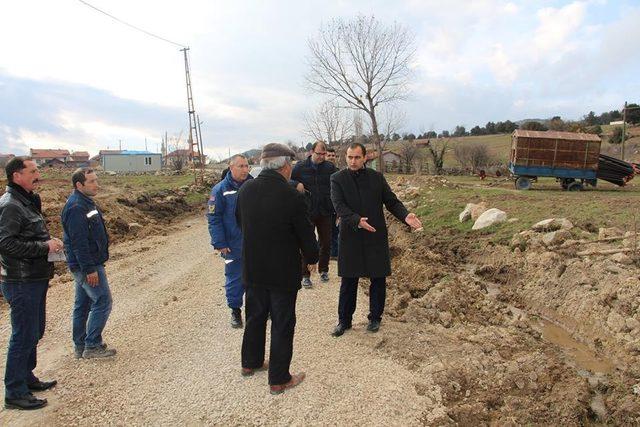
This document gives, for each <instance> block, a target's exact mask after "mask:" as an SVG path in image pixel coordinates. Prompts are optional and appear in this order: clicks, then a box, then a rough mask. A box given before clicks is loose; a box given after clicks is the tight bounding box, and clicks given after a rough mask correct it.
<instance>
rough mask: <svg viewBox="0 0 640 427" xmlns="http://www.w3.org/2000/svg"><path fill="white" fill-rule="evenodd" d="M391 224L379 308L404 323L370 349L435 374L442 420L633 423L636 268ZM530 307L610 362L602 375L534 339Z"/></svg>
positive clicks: (639, 349)
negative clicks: (388, 267) (480, 245)
mask: <svg viewBox="0 0 640 427" xmlns="http://www.w3.org/2000/svg"><path fill="white" fill-rule="evenodd" d="M390 223H391V224H390V236H391V237H390V245H391V253H392V265H393V275H392V276H391V277H390V278H389V282H388V283H389V285H388V297H387V313H388V315H389V316H391V317H394V318H397V319H398V320H401V321H403V322H405V323H406V328H405V329H404V332H403V333H402V334H398V335H396V336H393V337H387V338H386V339H385V341H384V342H383V343H381V345H380V348H381V349H383V350H384V351H386V352H388V353H390V354H391V355H392V356H393V357H394V358H397V359H398V360H400V361H402V362H403V363H405V364H407V366H409V367H411V369H413V370H415V371H416V373H417V375H421V374H425V375H427V374H428V375H430V376H432V377H433V378H434V379H435V381H436V382H437V384H438V385H439V387H441V389H442V391H443V395H444V397H445V398H446V402H445V403H446V406H447V408H448V409H449V411H448V413H447V415H448V419H443V420H441V421H442V422H443V423H448V422H455V423H460V424H477V423H497V424H500V425H502V424H522V423H525V424H526V423H535V424H540V423H541V424H561V425H582V424H584V423H588V422H593V421H603V422H613V423H629V422H633V421H632V420H636V421H640V419H639V418H638V416H639V415H638V414H640V399H639V398H638V396H637V395H636V394H634V391H633V390H634V388H633V385H634V384H635V383H638V382H640V381H638V380H637V378H639V377H640V372H638V371H637V368H636V366H638V361H639V360H638V357H639V355H640V341H638V338H639V337H640V322H638V320H639V318H638V315H640V311H638V308H639V304H640V286H638V285H639V283H638V277H639V271H638V270H637V268H636V267H635V266H624V267H620V265H614V264H615V263H613V262H612V261H611V260H609V259H608V258H605V259H599V260H598V259H595V258H591V259H590V258H589V257H587V258H580V257H577V256H576V255H575V253H576V250H573V252H572V251H563V253H562V254H557V253H553V252H548V251H547V250H546V249H544V248H542V247H541V248H538V249H537V250H536V249H529V250H527V251H526V252H524V253H521V252H520V251H519V250H516V252H515V253H514V252H513V251H512V250H511V249H510V248H508V247H503V246H498V247H490V248H486V249H484V250H482V251H477V252H473V251H472V249H470V248H472V247H473V245H470V244H468V242H465V241H463V240H461V241H456V240H455V239H452V238H451V237H450V236H449V237H448V239H446V240H445V239H442V238H441V239H440V241H439V240H438V238H437V237H427V236H424V235H422V234H420V233H410V232H408V230H407V228H406V227H405V226H403V225H401V224H399V223H398V222H397V221H390ZM565 252H566V253H569V254H570V253H573V256H572V257H571V255H567V254H566V253H565ZM567 257H569V258H567ZM536 315H541V316H544V317H545V318H548V319H551V320H552V321H554V322H556V323H558V324H561V325H563V326H564V327H566V328H567V329H568V330H569V332H570V333H572V335H573V337H574V338H576V339H578V340H579V341H580V342H584V343H586V344H588V345H589V347H590V348H591V349H592V350H593V352H594V354H595V355H596V356H595V357H602V358H607V360H612V361H613V363H614V364H615V366H616V367H617V369H615V370H613V371H612V372H609V373H607V374H606V375H604V376H603V374H598V375H594V373H588V372H585V371H584V370H581V368H580V366H578V365H576V363H575V361H573V360H571V355H570V354H569V353H567V352H566V351H565V349H564V348H563V347H562V346H557V345H555V344H552V343H551V342H547V341H546V340H545V339H543V334H542V331H541V329H540V328H539V327H538V323H537V322H536V321H535V319H536ZM639 391H640V390H639Z"/></svg>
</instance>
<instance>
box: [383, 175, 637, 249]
mask: <svg viewBox="0 0 640 427" xmlns="http://www.w3.org/2000/svg"><path fill="white" fill-rule="evenodd" d="M390 179H392V178H391V177H390ZM447 179H448V180H449V181H450V182H453V183H456V184H458V188H447V187H423V188H422V192H421V196H420V201H419V203H418V208H417V209H416V212H417V214H418V215H419V216H420V218H421V219H422V221H423V224H424V228H425V232H426V233H430V234H432V235H434V236H438V237H443V238H456V237H471V236H478V235H480V236H485V237H486V239H481V240H484V241H485V243H486V240H489V241H491V242H493V243H499V244H504V243H507V242H509V241H510V239H511V237H512V236H513V234H515V233H517V232H519V231H522V230H525V229H527V228H529V227H531V226H532V225H533V224H535V223H536V222H538V221H541V220H543V219H546V218H552V217H566V218H568V219H570V220H571V221H572V222H573V223H574V224H575V225H577V226H579V227H580V228H583V229H587V230H592V231H593V230H595V231H597V229H598V228H600V227H614V226H615V227H620V228H622V229H624V230H633V228H634V222H636V221H637V222H640V204H639V203H638V200H640V181H639V182H637V183H633V181H632V182H630V183H629V184H628V186H627V187H623V188H621V187H616V186H614V185H612V184H609V183H606V182H599V183H598V187H597V188H595V189H592V188H589V189H588V190H586V191H582V192H568V191H563V190H562V189H561V188H560V185H559V184H558V183H556V182H555V180H554V179H552V178H544V179H540V180H539V181H538V182H536V183H534V186H533V188H532V189H531V190H529V191H518V190H515V189H514V186H513V181H511V180H506V179H502V180H497V179H490V178H489V179H487V180H485V181H480V180H479V179H478V178H477V177H456V176H453V177H447ZM479 202H485V203H486V204H487V206H488V207H489V208H498V209H500V210H503V211H505V212H506V213H507V215H508V217H509V218H517V219H518V221H515V222H512V223H502V224H499V225H496V226H493V227H489V228H487V229H484V230H479V231H474V230H471V227H472V225H473V223H472V222H471V221H468V222H465V223H460V222H459V221H458V215H459V213H460V212H462V210H463V209H464V207H465V206H466V204H467V203H479ZM479 244H482V242H479Z"/></svg>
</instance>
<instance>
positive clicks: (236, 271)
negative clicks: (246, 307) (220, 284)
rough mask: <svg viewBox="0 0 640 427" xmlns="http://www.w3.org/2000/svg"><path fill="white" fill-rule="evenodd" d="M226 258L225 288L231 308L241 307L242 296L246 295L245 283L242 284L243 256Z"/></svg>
mask: <svg viewBox="0 0 640 427" xmlns="http://www.w3.org/2000/svg"><path fill="white" fill-rule="evenodd" d="M226 261H231V260H225V265H224V278H225V283H224V289H225V293H226V296H227V305H228V306H229V308H241V307H242V297H243V296H244V285H243V284H242V258H240V259H234V260H233V261H231V262H226Z"/></svg>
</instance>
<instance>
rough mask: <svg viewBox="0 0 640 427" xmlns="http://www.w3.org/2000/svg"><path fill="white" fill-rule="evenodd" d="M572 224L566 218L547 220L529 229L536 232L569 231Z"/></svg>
mask: <svg viewBox="0 0 640 427" xmlns="http://www.w3.org/2000/svg"><path fill="white" fill-rule="evenodd" d="M572 228H573V223H572V222H571V221H569V220H568V219H566V218H548V219H545V220H542V221H540V222H538V223H536V224H534V225H533V226H532V227H531V229H532V230H534V231H537V232H544V231H556V230H571V229H572Z"/></svg>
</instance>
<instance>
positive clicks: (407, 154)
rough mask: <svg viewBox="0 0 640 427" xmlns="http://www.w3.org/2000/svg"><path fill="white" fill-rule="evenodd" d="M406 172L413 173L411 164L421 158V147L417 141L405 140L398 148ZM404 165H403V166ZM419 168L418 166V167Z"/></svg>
mask: <svg viewBox="0 0 640 427" xmlns="http://www.w3.org/2000/svg"><path fill="white" fill-rule="evenodd" d="M398 154H399V155H400V161H401V162H402V165H404V169H405V173H411V165H415V162H416V161H417V160H419V159H420V149H419V148H418V145H417V144H416V143H415V141H403V142H402V144H401V145H400V149H399V150H398ZM401 167H402V166H401ZM416 170H417V168H416Z"/></svg>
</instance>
